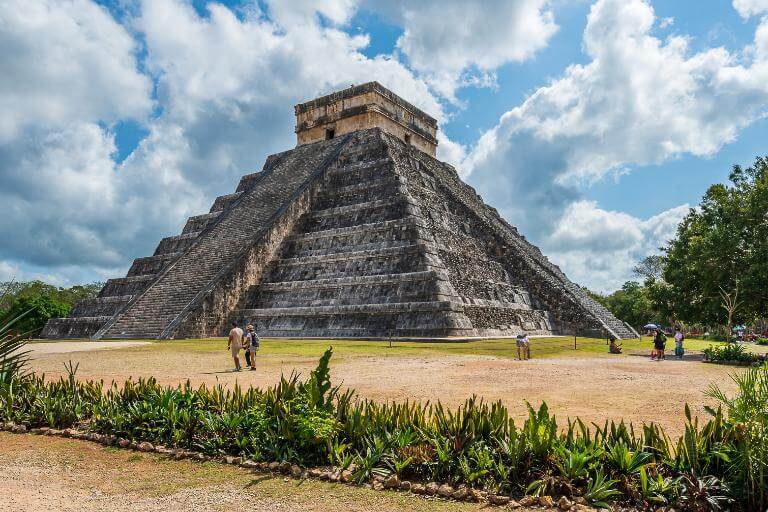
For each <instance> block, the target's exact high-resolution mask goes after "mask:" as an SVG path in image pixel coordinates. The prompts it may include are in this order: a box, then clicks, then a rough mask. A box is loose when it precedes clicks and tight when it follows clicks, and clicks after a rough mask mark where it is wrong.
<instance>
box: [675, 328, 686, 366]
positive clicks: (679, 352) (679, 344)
mask: <svg viewBox="0 0 768 512" xmlns="http://www.w3.org/2000/svg"><path fill="white" fill-rule="evenodd" d="M684 339H685V335H684V334H683V332H682V330H681V329H678V330H677V332H675V357H677V358H678V359H682V358H683V354H685V349H684V348H683V340H684Z"/></svg>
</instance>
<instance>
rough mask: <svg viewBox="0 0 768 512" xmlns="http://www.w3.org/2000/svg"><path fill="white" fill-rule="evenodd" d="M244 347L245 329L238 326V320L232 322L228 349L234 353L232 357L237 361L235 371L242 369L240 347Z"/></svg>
mask: <svg viewBox="0 0 768 512" xmlns="http://www.w3.org/2000/svg"><path fill="white" fill-rule="evenodd" d="M241 348H243V330H242V329H241V328H239V327H238V326H237V322H232V330H230V331H229V341H228V342H227V350H229V351H230V352H231V353H232V359H233V360H234V361H235V371H236V372H239V371H240V358H239V357H238V355H239V354H240V349H241Z"/></svg>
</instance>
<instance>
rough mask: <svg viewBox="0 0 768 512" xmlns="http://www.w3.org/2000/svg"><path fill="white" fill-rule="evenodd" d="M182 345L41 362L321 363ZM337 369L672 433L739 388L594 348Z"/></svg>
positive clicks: (425, 389)
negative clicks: (715, 396)
mask: <svg viewBox="0 0 768 512" xmlns="http://www.w3.org/2000/svg"><path fill="white" fill-rule="evenodd" d="M70 343H71V342H70ZM84 343H88V342H84ZM174 343H175V342H163V343H152V344H149V345H142V346H119V347H118V346H117V345H115V346H114V348H111V349H108V350H91V351H82V350H79V349H80V348H82V347H75V348H77V349H78V351H76V352H69V353H50V352H49V353H42V352H37V353H35V354H34V358H35V359H34V361H33V363H32V368H33V369H34V370H35V371H37V372H44V373H45V374H46V375H47V376H48V377H49V378H58V377H59V376H60V375H63V370H64V363H66V362H67V361H69V360H72V361H73V362H76V363H78V364H79V368H78V377H79V378H81V379H82V378H88V379H102V380H104V381H105V382H106V383H110V382H111V381H113V380H114V381H117V382H122V381H123V380H125V379H126V378H128V377H133V378H137V377H140V376H144V377H149V376H155V377H156V378H157V379H158V380H159V381H160V382H161V383H165V384H173V385H175V384H178V383H182V382H184V381H186V380H187V379H189V380H190V381H191V382H192V383H193V384H200V383H206V384H216V383H221V384H224V385H227V386H233V385H234V384H235V383H237V384H239V385H241V386H260V387H263V386H267V385H271V384H274V383H275V382H277V380H278V379H279V377H280V375H281V374H290V373H291V372H292V371H294V370H295V371H298V372H300V373H302V374H304V375H307V374H308V373H309V371H310V370H311V369H312V368H314V366H315V365H316V364H317V357H315V356H314V355H312V356H307V355H305V354H302V353H296V354H291V353H289V352H288V353H286V352H285V350H282V351H281V350H270V345H269V342H268V343H265V344H264V345H263V348H262V350H261V352H260V353H259V357H258V370H257V371H255V372H250V371H243V372H240V373H235V372H233V371H232V370H231V367H232V361H231V359H230V357H229V356H228V352H227V351H226V350H225V347H226V341H219V340H216V341H206V342H201V343H203V345H201V346H202V348H198V347H197V346H194V349H190V348H189V347H190V345H183V344H179V345H174ZM274 343H278V342H274ZM282 343H291V342H282ZM318 343H321V342H318ZM46 345H49V344H46ZM219 345H221V346H220V347H219ZM33 346H34V345H33ZM324 346H325V345H323V347H324ZM331 366H332V378H333V380H334V382H335V383H340V382H341V383H343V386H344V387H351V388H354V389H356V390H357V392H358V394H359V396H362V397H365V398H373V399H377V400H395V401H404V400H411V401H413V400H420V401H428V400H429V401H432V402H436V401H438V400H440V401H442V402H443V403H444V404H446V405H448V406H450V407H456V406H458V405H460V404H461V403H462V402H463V401H464V400H465V399H466V398H468V397H469V396H471V395H473V394H474V395H477V396H480V397H483V398H484V399H485V400H488V401H495V400H502V401H503V402H504V403H505V404H506V405H507V406H508V407H509V408H510V411H511V413H512V414H513V416H514V417H515V418H519V419H521V420H522V419H524V417H525V416H526V414H527V413H526V406H525V401H529V402H530V403H531V404H532V405H534V406H538V405H539V404H540V403H541V402H542V401H546V402H547V404H548V405H549V407H550V410H551V411H553V412H554V413H555V414H556V415H557V416H558V418H560V419H561V423H564V422H565V418H567V417H571V418H574V417H576V416H579V417H581V418H582V420H585V421H588V422H592V421H594V422H596V423H599V424H602V423H603V422H605V421H606V420H619V419H622V418H623V419H624V420H625V421H631V422H633V423H635V424H636V425H638V426H639V425H640V424H641V423H643V422H650V421H654V422H658V423H660V424H662V425H663V426H664V427H666V428H667V429H669V430H668V432H669V433H670V434H679V433H681V432H682V430H683V417H684V416H683V410H684V405H685V403H686V402H688V403H689V404H690V406H691V409H692V410H693V411H694V414H698V415H700V416H705V415H706V413H705V412H704V405H705V404H708V403H711V401H710V400H709V399H707V398H706V397H705V396H704V391H705V390H706V389H707V388H708V387H709V385H710V384H711V383H713V382H714V383H717V384H719V385H720V386H721V387H722V388H723V389H724V390H726V391H730V390H732V389H733V387H734V386H733V383H732V382H731V380H730V378H729V373H731V372H733V371H736V370H734V369H733V368H731V367H725V366H718V365H710V364H704V363H701V362H700V361H699V360H698V359H696V358H691V359H689V360H686V361H676V360H673V359H668V360H666V361H663V362H654V361H650V360H649V359H648V358H647V357H643V356H640V355H621V356H618V357H601V356H598V355H591V354H584V355H583V356H579V355H573V356H569V357H555V358H548V359H533V360H530V361H517V360H515V359H513V358H509V357H496V356H487V355H482V356H481V355H467V354H445V353H441V352H438V351H434V352H430V351H429V349H426V351H421V352H418V353H409V352H405V351H402V350H400V349H398V348H397V347H396V348H392V349H389V348H386V347H385V346H384V345H383V344H380V345H379V346H373V348H366V349H365V350H362V351H354V350H351V349H350V350H344V349H337V351H336V353H335V355H334V357H333V360H332V363H331Z"/></svg>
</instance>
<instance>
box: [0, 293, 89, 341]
mask: <svg viewBox="0 0 768 512" xmlns="http://www.w3.org/2000/svg"><path fill="white" fill-rule="evenodd" d="M102 286H103V283H91V284H86V285H76V286H72V287H69V288H59V287H56V286H53V285H50V284H47V283H43V282H42V281H27V282H5V283H0V324H1V323H3V322H5V321H8V320H10V319H13V318H17V317H19V316H20V315H24V316H23V318H21V319H20V320H19V321H17V322H15V323H14V324H13V326H12V328H13V330H14V331H16V332H22V333H29V334H30V335H34V334H37V333H38V332H39V331H40V329H42V328H43V326H45V323H46V322H47V321H48V319H50V318H58V317H64V316H67V314H68V313H69V310H70V309H71V308H72V305H74V303H75V302H77V301H79V300H82V299H87V298H90V297H95V296H96V294H97V293H98V292H99V290H100V289H101V288H102Z"/></svg>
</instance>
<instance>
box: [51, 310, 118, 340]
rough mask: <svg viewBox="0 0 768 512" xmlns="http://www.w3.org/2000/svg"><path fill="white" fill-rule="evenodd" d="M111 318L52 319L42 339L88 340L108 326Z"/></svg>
mask: <svg viewBox="0 0 768 512" xmlns="http://www.w3.org/2000/svg"><path fill="white" fill-rule="evenodd" d="M111 318H112V317H111V316H95V317H85V316H81V317H78V318H51V319H50V320H48V322H47V323H46V324H45V327H44V328H43V330H42V332H41V333H40V337H41V338H59V339H61V338H64V339H67V338H70V339H74V338H88V337H90V336H91V335H92V334H94V333H95V332H97V331H98V330H99V329H101V327H102V326H103V325H104V324H106V323H107V322H108V321H109V320H110V319H111Z"/></svg>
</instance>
